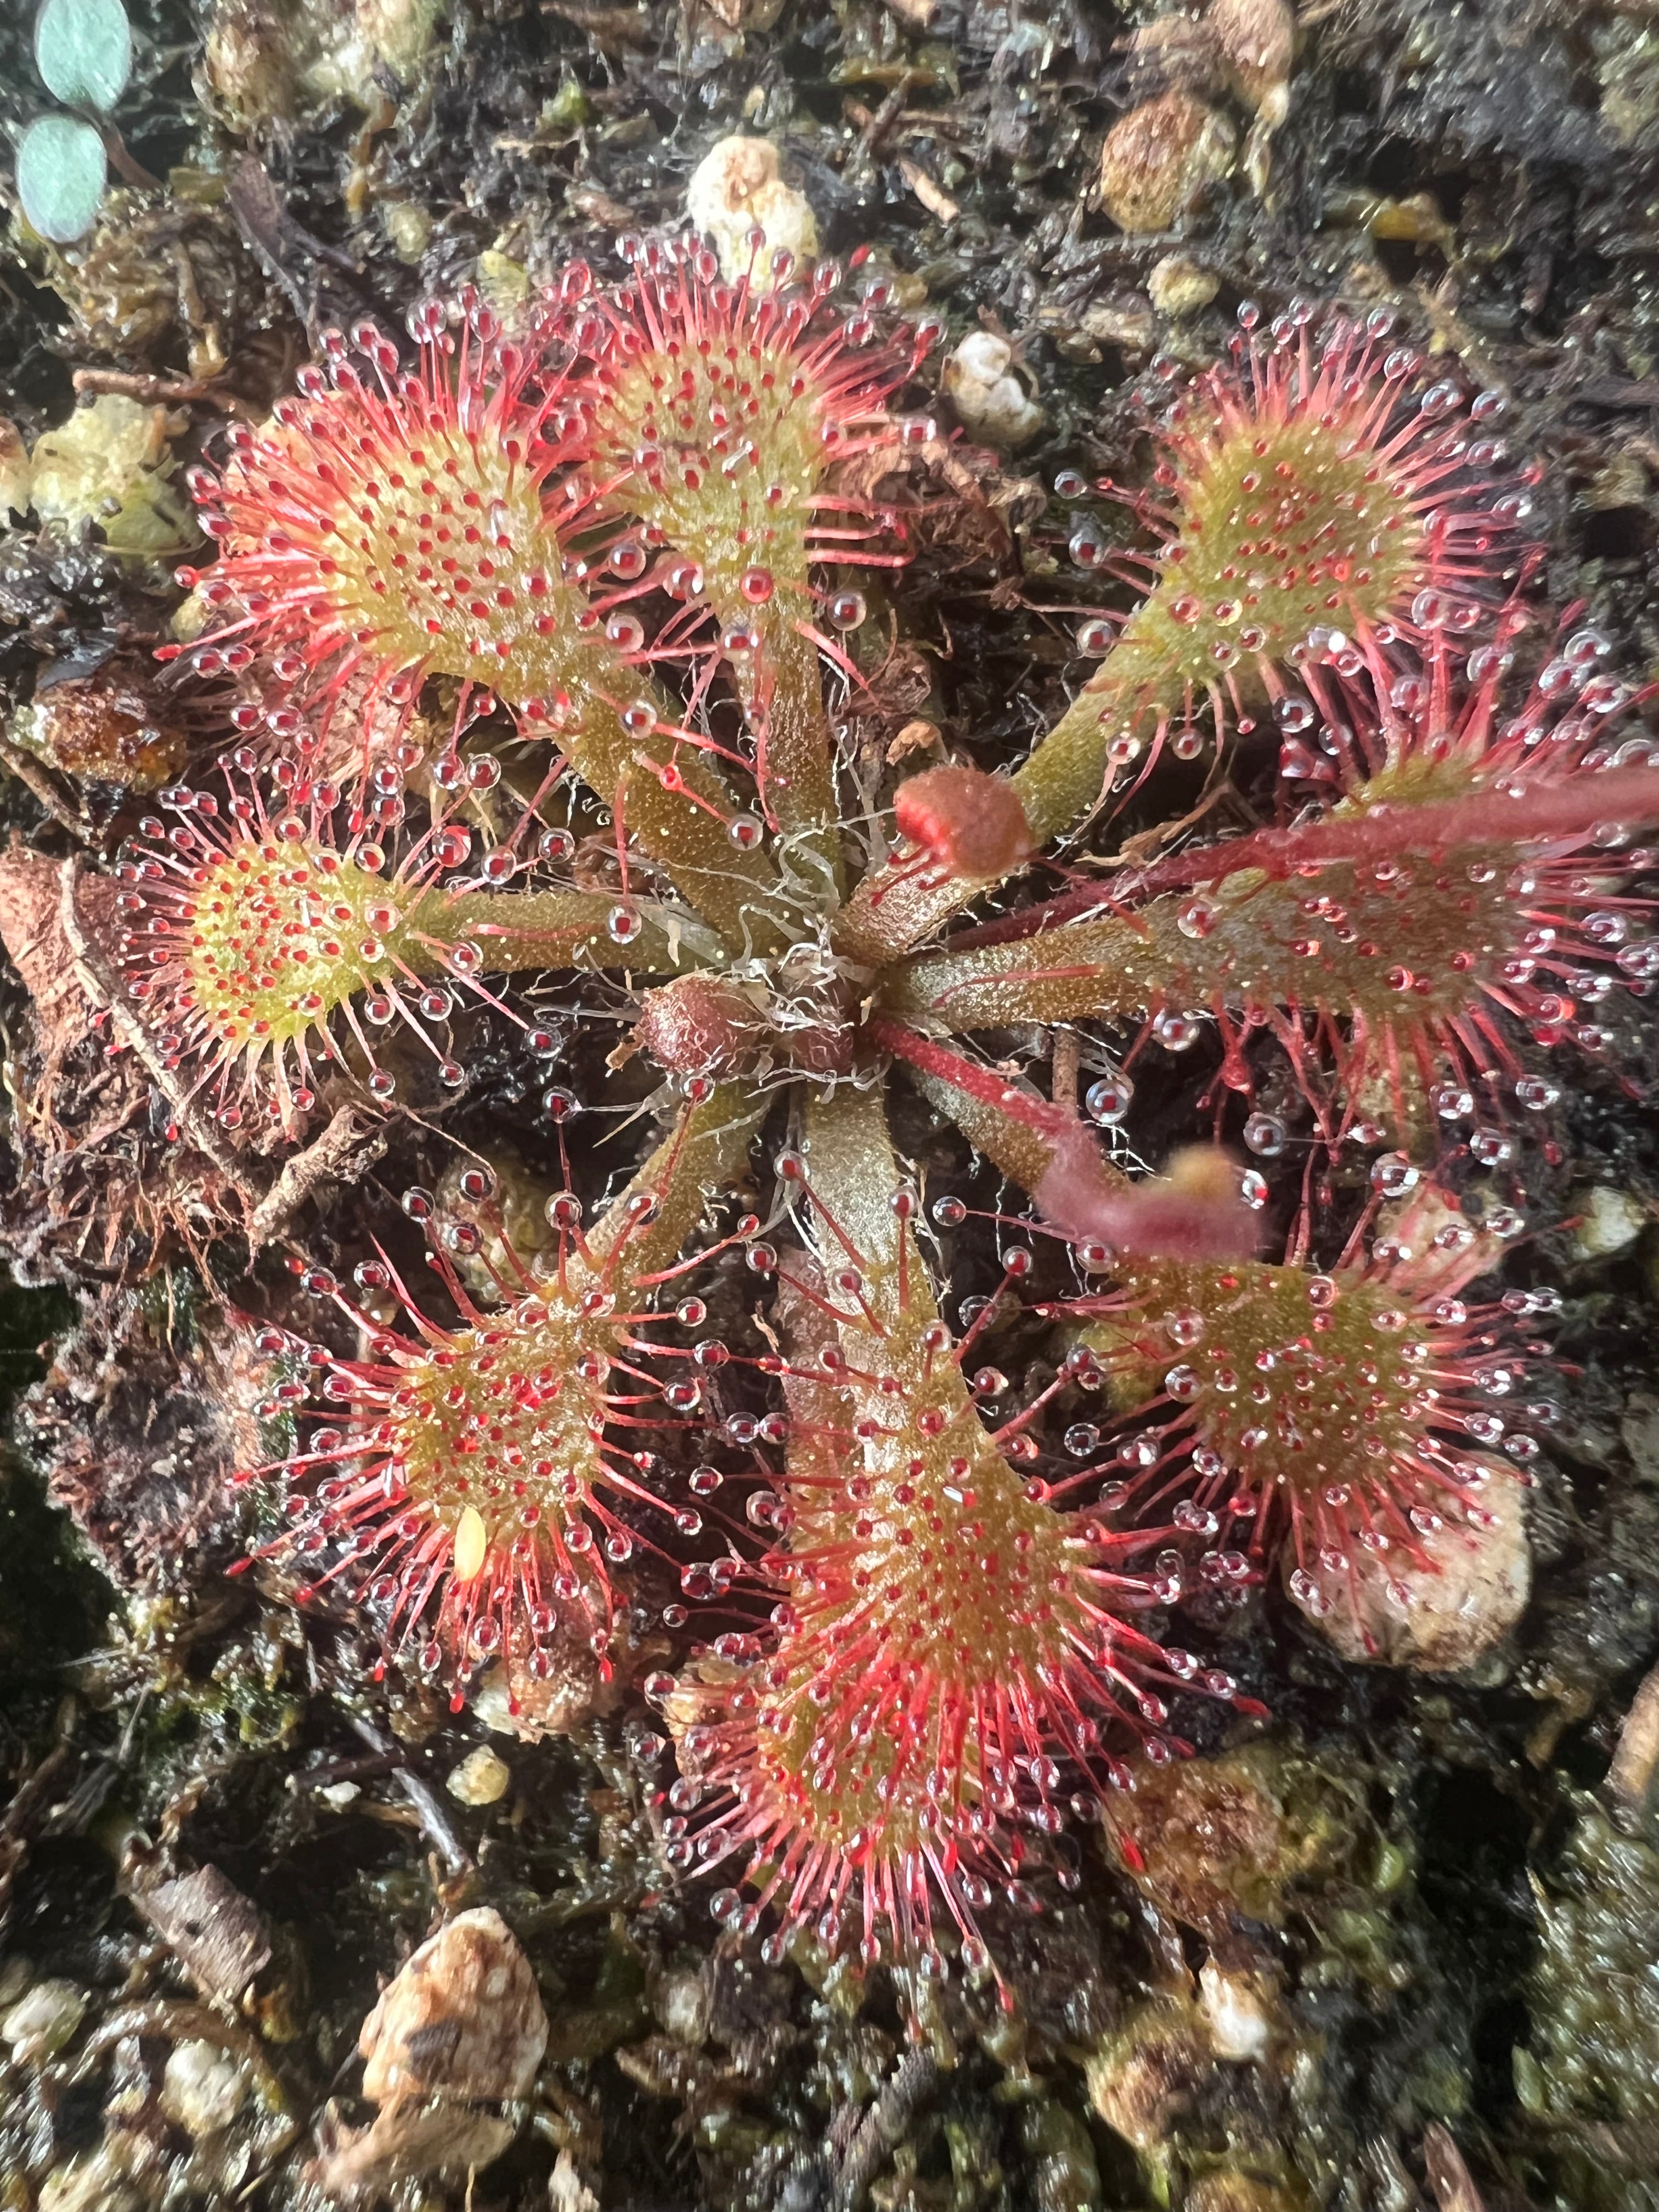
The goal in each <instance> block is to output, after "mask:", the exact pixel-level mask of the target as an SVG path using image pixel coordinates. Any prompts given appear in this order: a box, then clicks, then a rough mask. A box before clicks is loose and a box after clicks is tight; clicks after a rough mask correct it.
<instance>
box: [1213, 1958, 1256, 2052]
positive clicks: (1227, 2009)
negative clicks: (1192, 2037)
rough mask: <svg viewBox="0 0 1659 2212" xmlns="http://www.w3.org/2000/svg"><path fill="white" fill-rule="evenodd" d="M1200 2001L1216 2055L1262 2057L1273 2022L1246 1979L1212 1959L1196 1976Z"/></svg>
mask: <svg viewBox="0 0 1659 2212" xmlns="http://www.w3.org/2000/svg"><path fill="white" fill-rule="evenodd" d="M1198 1993H1199V2002H1200V2004H1201V2005H1202V2006H1203V2008H1204V2016H1205V2018H1206V2020H1207V2021H1208V2022H1209V2024H1210V2041H1211V2042H1212V2045H1214V2046H1215V2055H1216V2057H1218V2058H1236V2059H1255V2058H1265V2057H1267V2045H1268V2043H1269V2042H1270V2041H1271V2039H1272V2035H1273V2024H1272V2022H1271V2021H1269V2019H1268V2017H1267V2011H1266V2009H1265V2008H1264V2007H1263V2005H1262V2002H1261V1998H1260V1996H1258V1995H1257V1993H1256V1991H1255V1990H1254V1989H1253V1988H1252V1987H1251V1985H1250V1984H1249V1982H1248V1981H1242V1980H1239V1979H1238V1978H1237V1977H1235V1976H1233V1975H1231V1974H1224V1973H1223V1972H1221V1970H1220V1968H1219V1967H1218V1966H1217V1965H1216V1964H1215V1961H1214V1960H1211V1961H1210V1963H1209V1964H1208V1965H1207V1966H1204V1967H1203V1968H1201V1969H1200V1973H1199V1977H1198Z"/></svg>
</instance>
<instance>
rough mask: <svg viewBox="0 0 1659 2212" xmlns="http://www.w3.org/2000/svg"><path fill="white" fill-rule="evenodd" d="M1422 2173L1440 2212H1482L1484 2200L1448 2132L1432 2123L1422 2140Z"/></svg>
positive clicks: (1439, 2125) (1484, 2207) (1437, 2122)
mask: <svg viewBox="0 0 1659 2212" xmlns="http://www.w3.org/2000/svg"><path fill="white" fill-rule="evenodd" d="M1423 2170H1424V2172H1425V2173H1426V2174H1427V2175H1428V2177H1429V2186H1430V2188H1431V2190H1433V2191H1434V2201H1435V2203H1437V2205H1438V2206H1439V2207H1440V2212H1486V2199H1485V2198H1484V2197H1482V2196H1481V2194H1480V2191H1479V2190H1478V2189H1477V2188H1476V2187H1475V2185H1474V2175H1473V2174H1472V2173H1471V2172H1469V2169H1468V2166H1466V2165H1465V2164H1464V2163H1463V2154H1462V2151H1461V2150H1459V2148H1457V2145H1456V2144H1455V2142H1453V2141H1452V2139H1451V2136H1450V2133H1449V2130H1447V2129H1445V2128H1443V2127H1442V2126H1441V2124H1440V2123H1439V2121H1438V2120H1435V2121H1433V2122H1432V2123H1431V2125H1430V2126H1429V2128H1428V2129H1427V2130H1426V2131H1425V2135H1424V2137H1423Z"/></svg>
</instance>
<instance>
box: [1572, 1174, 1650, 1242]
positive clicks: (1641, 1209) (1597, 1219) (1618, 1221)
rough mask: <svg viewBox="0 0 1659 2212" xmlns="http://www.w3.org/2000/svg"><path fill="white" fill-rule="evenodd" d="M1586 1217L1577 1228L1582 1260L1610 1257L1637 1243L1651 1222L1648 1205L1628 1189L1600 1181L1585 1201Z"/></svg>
mask: <svg viewBox="0 0 1659 2212" xmlns="http://www.w3.org/2000/svg"><path fill="white" fill-rule="evenodd" d="M1583 1212H1584V1218H1583V1220H1582V1221H1581V1222H1580V1223H1579V1225H1578V1226H1577V1229H1576V1230H1575V1231H1574V1232H1573V1239H1572V1246H1573V1250H1574V1253H1575V1254H1576V1255H1577V1257H1578V1258H1579V1259H1581V1260H1606V1259H1610V1258H1611V1257H1612V1255H1613V1253H1615V1252H1622V1251H1624V1250H1625V1249H1626V1247H1627V1246H1629V1245H1632V1244H1633V1243H1635V1242H1636V1240H1637V1238H1638V1237H1639V1236H1640V1235H1641V1233H1642V1231H1644V1229H1645V1228H1646V1227H1647V1225H1648V1215H1647V1209H1646V1207H1645V1206H1642V1205H1641V1204H1640V1203H1639V1202H1638V1200H1635V1199H1633V1198H1632V1197H1631V1195H1630V1194H1629V1193H1628V1192H1626V1191H1622V1190H1613V1189H1612V1188H1609V1186H1608V1185H1607V1184H1606V1183H1598V1184H1597V1186H1596V1188H1595V1189H1594V1190H1593V1191H1591V1193H1590V1194H1589V1197H1588V1198H1587V1199H1586V1200H1585V1201H1584V1208H1583Z"/></svg>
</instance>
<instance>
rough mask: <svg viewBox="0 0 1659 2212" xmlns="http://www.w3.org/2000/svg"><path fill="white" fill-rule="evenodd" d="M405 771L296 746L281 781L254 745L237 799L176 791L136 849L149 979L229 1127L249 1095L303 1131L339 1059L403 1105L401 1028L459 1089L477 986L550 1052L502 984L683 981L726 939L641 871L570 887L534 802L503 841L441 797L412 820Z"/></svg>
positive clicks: (132, 984) (127, 911)
mask: <svg viewBox="0 0 1659 2212" xmlns="http://www.w3.org/2000/svg"><path fill="white" fill-rule="evenodd" d="M405 765H408V764H405V763H383V764H382V765H381V766H380V768H379V769H376V770H375V771H374V774H373V775H372V777H371V778H370V779H369V781H368V785H367V786H366V787H364V788H363V789H362V791H361V792H360V793H359V794H358V795H357V796H356V798H355V799H353V798H349V797H348V796H345V795H343V793H341V791H340V789H339V787H338V786H337V785H336V784H334V783H332V782H330V781H327V780H325V779H320V778H311V777H308V776H307V775H304V774H302V773H301V769H300V768H299V767H298V766H297V765H296V764H295V763H294V762H292V761H289V762H286V763H281V762H279V763H277V766H276V771H275V775H274V778H273V783H272V787H271V789H270V791H269V792H267V791H266V789H265V788H264V786H263V785H262V784H261V783H260V782H259V781H258V780H257V779H256V777H255V775H254V773H253V763H252V757H245V756H242V755H240V754H239V755H238V756H236V757H234V758H233V762H232V764H231V769H230V771H229V772H228V775H227V778H226V796H225V798H224V799H222V800H221V799H219V798H218V797H216V795H215V794H214V793H210V792H200V791H192V790H190V789H188V788H185V787H174V788H172V789H169V790H167V791H164V792H162V793H160V794H159V801H160V804H161V805H163V806H164V807H165V808H166V809H167V811H168V812H169V813H171V814H172V815H173V817H175V818H174V819H173V822H172V823H167V821H166V820H164V819H163V818H162V817H160V816H150V817H144V818H143V820H142V821H141V822H140V823H139V827H138V834H137V837H136V838H135V839H133V840H131V841H130V842H129V843H128V844H127V846H126V847H125V848H124V850H123V854H122V856H121V858H120V860H119V861H118V865H117V869H116V874H117V878H118V882H119V884H120V885H121V889H120V890H119V891H118V895H117V900H116V904H117V908H118V913H119V914H120V915H121V916H122V918H123V935H122V938H121V940H120V943H119V945H118V951H119V953H120V955H121V957H122V959H123V962H124V963H125V969H126V973H127V976H128V990H129V993H130V994H131V997H132V998H133V999H134V1000H136V1001H137V1003H138V1004H139V1005H140V1006H142V1007H143V1012H144V1016H145V1019H146V1021H147V1023H148V1024H149V1027H150V1028H151V1030H152V1031H153V1032H154V1034H155V1038H156V1042H157V1044H158V1046H159V1048H160V1049H161V1052H162V1053H163V1054H164V1055H165V1056H166V1057H167V1060H169V1061H170V1063H171V1064H173V1066H185V1065H189V1064H192V1063H193V1064H194V1065H195V1066H196V1067H197V1070H198V1073H197V1086H196V1087H197V1089H198V1090H199V1089H202V1088H204V1087H209V1086H210V1089H211V1095H212V1097H213V1098H214V1100H215V1101H216V1106H217V1110H218V1114H219V1118H220V1120H221V1121H222V1122H223V1123H224V1124H225V1125H226V1126H227V1127H236V1126H237V1125H239V1124H240V1122H241V1121H242V1120H243V1119H244V1116H245V1114H246V1110H247V1109H248V1106H249V1104H250V1103H254V1104H256V1105H257V1106H258V1107H262V1108H263V1109H264V1111H265V1112H266V1113H267V1114H269V1115H270V1117H271V1118H273V1119H275V1120H277V1121H281V1122H282V1124H283V1127H285V1128H288V1127H292V1126H294V1125H295V1123H296V1121H297V1120H298V1118H299V1117H301V1116H303V1115H305V1114H307V1113H308V1112H309V1111H310V1109H312V1107H313V1106H314V1104H315V1103H316V1094H317V1085H318V1084H319V1081H320V1080H321V1078H322V1071H323V1070H324V1069H325V1068H327V1067H328V1066H331V1065H332V1066H337V1067H343V1066H348V1065H349V1064H350V1063H351V1062H353V1061H354V1060H355V1061H356V1063H357V1064H358V1067H359V1070H360V1073H361V1074H362V1079H363V1080H364V1081H365V1082H366V1084H367V1085H368V1090H369V1091H370V1093H371V1094H372V1095H373V1096H374V1097H375V1098H376V1099H379V1100H381V1101H389V1100H390V1099H391V1098H392V1097H393V1096H394V1094H395V1092H396V1091H397V1088H398V1079H397V1075H396V1073H395V1071H394V1069H393V1068H392V1066H387V1065H386V1054H385V1052H384V1048H380V1047H377V1044H376V1042H375V1040H376V1037H377V1036H379V1035H383V1034H384V1033H385V1032H386V1030H388V1029H389V1027H391V1026H392V1025H393V1024H396V1025H397V1026H398V1027H399V1028H401V1029H402V1030H404V1031H405V1032H407V1033H408V1034H410V1035H411V1036H414V1037H415V1038H416V1039H417V1040H418V1041H419V1042H420V1044H421V1046H422V1048H425V1049H426V1050H427V1051H428V1053H429V1054H431V1056H432V1059H433V1060H434V1063H435V1073H436V1076H437V1079H438V1081H439V1083H440V1084H441V1085H445V1086H447V1087H449V1088H453V1087H456V1086H458V1085H460V1084H461V1083H463V1082H464V1081H465V1069H464V1067H463V1066H462V1064H461V1062H460V1060H459V1059H458V1058H457V1057H456V1055H455V1053H454V1050H453V1042H452V1040H451V1037H450V1033H449V1024H450V1022H451V1019H452V1017H453V1015H454V1013H455V1012H456V1010H457V1008H458V1006H464V1005H465V1004H466V1003H468V1002H469V1001H471V1002H476V1003H482V1004H486V1005H489V1006H492V1007H494V1008H495V1009H496V1010H497V1011H500V1012H504V1013H507V1014H508V1015H510V1016H511V1018H513V1019H514V1020H515V1021H516V1022H517V1023H518V1024H519V1026H520V1028H521V1029H522V1030H524V1032H525V1036H526V1042H527V1044H528V1046H529V1048H530V1049H531V1050H532V1053H535V1054H539V1055H541V1056H543V1057H547V1056H549V1055H550V1054H552V1053H553V1052H554V1050H555V1049H556V1038H555V1036H554V1034H553V1032H552V1031H551V1030H545V1029H544V1028H541V1027H539V1026H538V1024H537V1023H536V1022H535V1021H534V1020H532V1019H531V1018H528V1017H527V1016H526V1015H525V1014H524V1013H522V1012H519V1011H517V1010H516V1009H514V1008H512V1007H509V1006H506V1004H505V1002H504V1001H503V1000H502V999H501V996H500V994H499V992H498V990H497V989H496V988H495V987H494V986H493V984H492V981H491V980H490V979H498V978H501V977H504V976H508V975H515V974H520V973H524V972H530V973H539V972H540V971H542V970H544V969H574V970H577V971H579V972H586V973H600V972H614V973H615V974H616V975H617V976H618V977H619V978H621V979H624V980H631V979H632V978H634V977H636V976H667V975H675V974H677V973H678V971H679V969H681V967H682V966H683V965H684V964H685V963H688V962H690V960H691V959H692V958H694V957H696V955H697V953H699V952H701V953H702V955H703V957H708V956H709V955H710V954H711V953H712V952H714V951H716V950H718V946H719V940H718V939H717V938H716V937H715V936H714V933H713V932H712V931H711V930H709V929H708V927H706V926H703V925H701V924H699V922H698V921H697V918H696V915H692V914H690V913H689V912H688V911H687V910H686V909H684V908H683V907H680V906H679V905H678V904H677V903H665V902H663V901H661V900H659V899H656V898H653V897H652V896H648V895H647V891H646V890H645V888H644V886H642V885H636V886H635V888H634V889H633V890H631V891H630V892H629V895H627V896H612V895H611V894H610V893H607V892H604V891H594V890H586V889H580V888H578V887H576V886H575V885H574V884H571V883H569V882H568V880H566V881H564V882H561V880H560V877H561V874H562V873H563V874H565V875H566V876H567V878H568V870H567V869H566V866H565V864H566V863H568V860H569V859H570V856H571V854H572V853H573V851H574V842H575V841H574V838H573V837H572V836H571V834H570V833H569V832H568V830H565V829H559V828H552V829H544V828H543V827H542V825H541V823H540V821H539V819H538V817H537V816H536V815H535V814H534V813H533V811H532V809H531V808H530V807H528V806H526V807H525V808H523V809H522V810H520V815H519V818H518V821H517V822H516V823H515V824H514V825H513V828H512V829H511V830H510V831H509V833H508V834H507V836H503V837H501V838H500V839H499V840H497V841H496V842H494V843H492V844H489V845H487V846H481V842H480V840H479V838H478V836H477V832H476V831H475V829H473V828H472V826H471V824H469V823H467V822H466V821H465V820H464V819H462V818H459V816H458V815H457V814H455V813H453V812H451V811H448V808H447V802H446V800H445V798H444V795H443V793H441V792H440V793H437V794H435V796H436V799H437V804H436V805H435V807H433V808H432V809H431V811H429V812H428V816H427V817H426V819H425V821H424V822H423V823H419V824H418V825H416V826H413V827H406V826H405V817H406V811H407V810H406V805H405V799H404V767H405ZM470 768H471V774H470V776H469V778H468V779H467V783H468V787H470V788H471V789H473V790H476V789H477V788H478V787H480V785H481V784H482V783H483V782H486V781H489V780H490V778H491V776H493V775H499V769H498V768H497V766H496V763H495V762H494V761H493V760H492V759H490V758H489V757H487V756H475V757H474V758H473V760H472V761H471V763H470ZM486 771H488V772H489V774H488V775H487V774H486Z"/></svg>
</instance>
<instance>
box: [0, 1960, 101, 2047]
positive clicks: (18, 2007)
mask: <svg viewBox="0 0 1659 2212" xmlns="http://www.w3.org/2000/svg"><path fill="white" fill-rule="evenodd" d="M86 2011H87V2000H86V1997H85V1996H84V1994H83V1993H82V1991H81V1990H77V1989H76V1986H75V1984H74V1983H73V1982H60V1981H45V1982H37V1983H36V1984H34V1987H33V1989H32V1990H29V1992H28V1994H27V1996H21V1997H19V1999H18V2000H17V2002H16V2003H15V2005H14V2006H13V2007H12V2008H11V2010H10V2011H9V2013H8V2014H7V2015H6V2016H5V2018H4V2020H3V2021H0V2041H3V2042H6V2043H9V2045H11V2055H12V2057H14V2058H15V2059H16V2061H17V2062H18V2063H19V2064H20V2065H23V2066H28V2065H34V2064H38V2063H39V2062H40V2060H42V2059H44V2058H51V2057H54V2056H55V2055H56V2053H57V2052H58V2051H61V2050H62V2049H63V2047H64V2045H65V2044H66V2043H67V2042H68V2041H69V2039H70V2037H71V2036H72V2035H73V2034H74V2033H75V2031H76V2028H77V2027H80V2025H81V2022H82V2021H83V2020H84V2019H85V2017H86Z"/></svg>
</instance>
